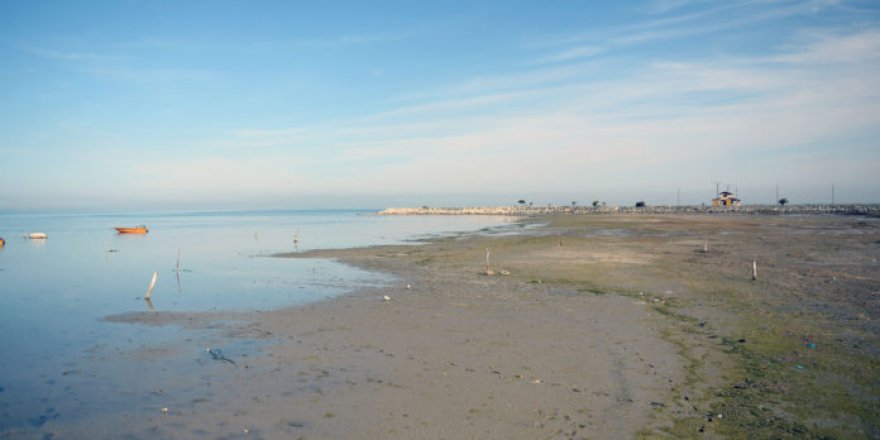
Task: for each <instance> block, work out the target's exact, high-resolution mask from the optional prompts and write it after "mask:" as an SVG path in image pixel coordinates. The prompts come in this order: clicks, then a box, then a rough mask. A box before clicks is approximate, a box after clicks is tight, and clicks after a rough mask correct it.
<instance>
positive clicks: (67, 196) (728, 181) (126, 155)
mask: <svg viewBox="0 0 880 440" xmlns="http://www.w3.org/2000/svg"><path fill="white" fill-rule="evenodd" d="M878 72H880V2H877V1H876V0H836V1H835V0H764V1H756V0H722V1H712V0H642V1H629V2H626V1H598V0H597V1H574V0H557V1H552V2H548V1H532V2H530V1H520V2H511V1H477V0H469V1H450V0H443V1H416V2H413V1H399V2H393V1H392V2H386V1H369V2H364V1H351V2H346V1H322V2H316V1H277V2H276V1H228V0H212V1H198V0H191V1H185V2H180V1H167V2H166V1H152V0H115V1H76V2H71V1H57V2H56V1H41V0H34V1H24V0H22V1H16V0H6V1H2V2H0V210H27V209H90V210H95V209H238V208H242V209H253V208H266V209H281V208H341V207H350V208H383V207H386V206H421V205H431V206H440V205H444V206H457V205H479V204H515V203H516V200H518V199H521V198H522V199H526V200H529V201H533V202H534V203H536V204H545V203H566V204H568V203H571V202H572V201H577V202H578V203H581V204H589V203H590V202H592V201H593V200H601V201H606V202H607V203H609V204H631V203H634V202H635V201H638V200H643V201H645V202H647V203H648V204H655V205H656V204H675V203H679V202H680V203H683V204H684V203H689V204H699V203H703V202H707V201H708V200H709V199H710V198H711V197H713V196H714V195H715V189H716V184H717V185H718V187H720V188H721V189H722V190H724V189H728V188H729V189H731V190H736V192H737V193H738V194H739V195H740V197H741V198H742V199H743V200H744V202H745V203H773V202H774V200H775V199H776V192H777V188H778V191H779V196H780V197H786V198H788V199H789V200H790V201H791V202H792V203H811V202H830V201H831V192H832V186H834V189H835V197H836V201H837V202H874V203H877V202H880V172H878V171H877V169H878V168H880V167H878V165H880V73H878Z"/></svg>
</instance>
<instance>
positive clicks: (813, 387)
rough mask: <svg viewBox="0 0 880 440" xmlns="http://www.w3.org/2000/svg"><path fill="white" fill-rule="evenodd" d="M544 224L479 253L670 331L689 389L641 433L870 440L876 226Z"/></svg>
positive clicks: (797, 220)
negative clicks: (624, 300) (647, 310)
mask: <svg viewBox="0 0 880 440" xmlns="http://www.w3.org/2000/svg"><path fill="white" fill-rule="evenodd" d="M544 221H545V222H546V223H547V227H546V228H543V229H540V230H538V232H537V233H536V234H535V235H534V236H525V237H516V238H502V239H497V240H494V239H486V243H483V244H480V245H479V246H480V247H482V246H483V245H484V244H485V246H487V247H490V248H492V251H493V253H494V254H495V255H496V256H497V257H496V259H497V261H498V264H499V265H500V266H499V268H498V269H497V270H508V271H509V272H511V274H512V276H518V277H522V278H523V279H527V280H532V281H533V282H538V281H540V282H544V283H562V284H567V285H573V286H576V287H577V288H578V290H580V291H582V292H584V293H587V294H589V293H593V294H604V293H613V294H619V295H628V296H632V297H634V298H639V299H640V300H643V301H644V302H646V303H647V305H648V306H650V307H652V308H654V309H655V310H656V311H657V312H658V313H661V314H664V315H666V316H668V317H669V319H670V320H671V321H674V322H676V323H677V324H676V325H674V326H672V327H670V329H669V330H668V331H667V332H666V334H665V336H666V338H667V339H668V340H670V341H672V342H674V343H676V344H677V345H678V347H679V348H680V353H681V355H682V356H683V357H684V358H685V359H686V361H687V363H688V364H689V366H688V372H689V380H688V382H687V383H686V384H685V386H683V387H682V389H681V390H678V391H680V392H681V395H680V396H677V397H678V399H677V400H676V402H675V404H674V405H667V406H666V407H665V408H663V411H659V413H658V414H657V417H656V418H655V419H656V420H657V422H658V423H657V424H656V425H654V426H653V427H651V428H649V429H646V430H643V431H642V432H641V435H643V436H644V437H649V438H650V437H664V436H666V435H672V436H673V437H698V436H702V435H704V434H712V433H714V434H716V435H719V436H724V437H728V438H847V439H850V438H878V437H880V402H878V396H880V369H878V367H880V339H878V336H880V326H878V324H877V321H876V318H878V315H880V313H878V312H880V263H878V258H880V221H878V219H875V218H860V217H795V216H773V217H766V216H745V217H741V216H724V217H705V216H690V217H688V216H680V217H646V216H626V217H598V218H592V217H588V218H584V217H573V216H568V217H557V218H550V219H546V220H544ZM475 245H476V244H475ZM505 255H510V256H511V257H510V258H505ZM501 266H504V268H503V269H502V267H501ZM753 266H754V267H753ZM755 268H756V269H757V271H756V272H757V279H755V280H753V270H754V269H755ZM688 388H690V389H688ZM688 393H691V394H690V395H689V394H688ZM664 422H671V423H669V424H667V423H664Z"/></svg>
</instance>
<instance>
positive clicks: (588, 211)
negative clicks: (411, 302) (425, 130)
mask: <svg viewBox="0 0 880 440" xmlns="http://www.w3.org/2000/svg"><path fill="white" fill-rule="evenodd" d="M378 214H379V215H503V216H510V217H538V216H545V215H598V214H617V215H640V214H641V215H644V214H648V215H650V214H707V215H713V214H734V215H736V214H739V215H782V214H788V215H798V214H800V215H865V216H875V217H880V204H846V205H842V204H835V205H828V204H825V205H818V204H817V205H789V206H777V205H742V206H670V205H657V206H645V207H638V208H637V207H634V206H561V205H548V206H472V207H458V208H453V207H447V208H441V207H438V208H432V207H428V206H423V207H421V208H387V209H385V210H383V211H380V212H379V213H378Z"/></svg>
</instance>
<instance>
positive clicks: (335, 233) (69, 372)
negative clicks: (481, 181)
mask: <svg viewBox="0 0 880 440" xmlns="http://www.w3.org/2000/svg"><path fill="white" fill-rule="evenodd" d="M510 221H511V219H509V218H502V217H483V216H399V217H398V216H379V215H376V211H372V210H283V211H282V210H279V211H234V212H137V213H87V214H85V213H50V214H46V213H40V214H20V213H16V214H0V237H3V238H4V239H5V240H6V245H5V246H4V247H3V248H0V438H6V437H10V438H28V437H31V436H32V435H36V434H39V433H43V434H41V435H43V438H46V437H45V436H46V435H49V436H50V437H49V438H51V437H52V431H51V429H50V428H51V427H52V426H53V424H62V423H66V424H67V425H71V424H73V425H75V424H76V423H77V420H92V421H93V420H96V414H101V413H102V412H113V411H116V412H118V411H120V410H121V409H120V408H125V410H127V411H130V412H131V413H132V414H135V413H138V412H140V411H153V410H154V409H155V408H154V407H155V406H156V405H157V404H158V403H157V402H158V400H160V399H161V397H162V394H163V393H166V394H167V393H171V392H173V390H156V389H153V388H151V387H150V385H149V384H150V383H151V381H152V382H153V383H157V382H158V383H161V382H162V377H161V376H162V374H166V373H163V371H165V372H167V371H168V370H169V369H172V368H173V367H174V365H175V364H176V363H177V364H181V365H182V364H183V363H187V362H191V361H192V356H193V354H192V353H187V354H186V355H183V356H175V355H174V354H173V353H171V354H168V353H164V354H162V356H159V357H161V358H162V359H163V361H162V362H163V364H162V365H161V366H160V367H158V368H157V369H156V370H155V371H154V370H153V369H144V368H142V367H139V366H138V365H136V364H133V363H132V362H133V361H132V359H136V358H137V356H132V354H133V353H135V354H137V353H141V355H142V356H144V357H150V356H151V350H155V348H154V347H157V346H161V347H167V346H174V344H169V343H168V341H186V343H188V344H190V345H200V346H206V347H210V346H212V344H215V345H214V346H217V345H216V344H221V345H222V344H226V345H224V347H225V348H226V350H227V352H234V353H236V354H237V355H239V356H247V355H248V353H251V355H256V354H257V352H258V351H259V349H260V345H259V344H260V343H259V342H258V341H247V340H239V341H238V342H230V341H229V340H228V339H220V336H218V335H217V334H216V332H213V333H212V332H210V331H205V330H197V329H188V328H185V326H145V325H137V324H126V323H118V322H110V321H108V320H106V319H105V318H106V317H108V316H115V315H120V314H125V313H131V312H145V311H146V312H163V311H172V312H236V311H266V310H272V309H277V308H282V307H291V306H301V305H304V304H308V303H312V302H316V301H322V300H326V299H328V298H333V297H336V296H339V295H342V294H345V293H347V292H351V291H352V290H354V289H357V288H359V287H366V286H382V285H388V284H392V283H395V282H397V280H394V279H393V278H391V277H390V276H388V275H385V274H381V273H372V272H367V271H364V270H361V269H357V268H354V267H350V266H346V265H344V264H341V263H338V262H336V261H333V260H328V259H315V258H303V259H299V258H274V257H272V255H273V254H276V253H285V252H302V251H307V250H310V249H330V248H351V247H362V246H372V245H382V244H411V245H413V246H417V245H418V244H419V243H420V242H421V240H424V239H426V238H430V237H436V236H442V235H455V234H459V233H463V232H468V231H478V230H487V228H489V229H491V228H495V227H499V226H502V225H505V224H508V223H509V222H510ZM140 224H144V225H146V226H148V227H149V233H147V234H145V235H133V234H117V233H116V231H115V230H114V229H113V227H114V226H136V225H140ZM33 232H44V233H46V234H48V238H47V239H38V240H34V239H28V238H26V235H27V234H29V233H33ZM154 274H157V278H156V283H155V287H154V288H153V290H152V292H151V295H150V296H151V299H150V301H149V302H148V301H145V300H144V296H145V294H146V291H147V289H148V286H149V284H150V282H151V280H152V278H153V275H154ZM229 344H238V345H232V346H230V345H229ZM153 354H156V353H153ZM181 383H186V381H183V382H181ZM157 393H158V394H157ZM77 432H89V431H82V430H80V431H77ZM111 432H112V431H111ZM110 435H111V436H112V434H110ZM33 438H38V437H33Z"/></svg>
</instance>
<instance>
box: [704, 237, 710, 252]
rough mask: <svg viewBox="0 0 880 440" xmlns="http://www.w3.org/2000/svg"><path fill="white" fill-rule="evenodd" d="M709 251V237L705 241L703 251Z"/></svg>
mask: <svg viewBox="0 0 880 440" xmlns="http://www.w3.org/2000/svg"><path fill="white" fill-rule="evenodd" d="M708 252H709V239H708V238H707V239H706V240H704V241H703V253H704V254H705V253H708Z"/></svg>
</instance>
